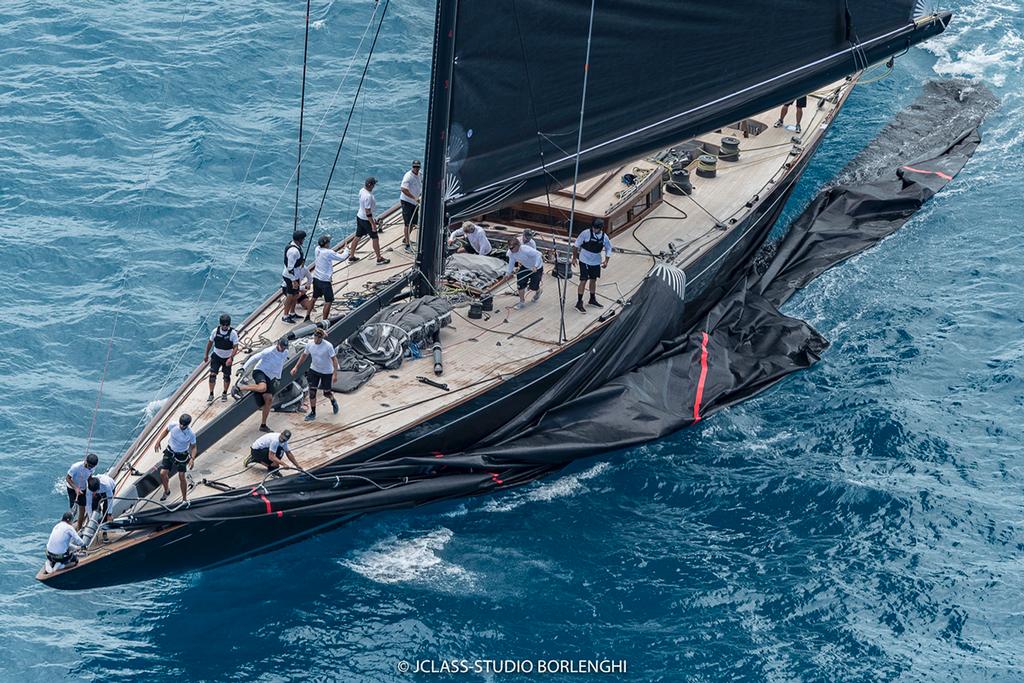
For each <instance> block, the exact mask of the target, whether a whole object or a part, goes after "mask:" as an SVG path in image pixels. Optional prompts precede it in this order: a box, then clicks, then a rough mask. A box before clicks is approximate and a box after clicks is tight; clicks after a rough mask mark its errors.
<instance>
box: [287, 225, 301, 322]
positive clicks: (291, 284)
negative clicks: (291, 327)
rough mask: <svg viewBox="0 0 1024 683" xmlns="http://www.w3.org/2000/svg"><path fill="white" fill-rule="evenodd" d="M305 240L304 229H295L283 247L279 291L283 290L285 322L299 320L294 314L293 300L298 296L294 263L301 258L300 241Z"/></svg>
mask: <svg viewBox="0 0 1024 683" xmlns="http://www.w3.org/2000/svg"><path fill="white" fill-rule="evenodd" d="M305 241H306V231H305V230H296V231H295V232H293V233H292V241H291V242H289V243H288V246H286V247H285V248H284V270H283V271H281V279H282V280H283V281H284V284H283V285H282V286H281V291H282V292H284V313H283V315H282V317H281V320H283V321H284V322H286V323H296V322H298V321H299V318H298V316H296V315H295V301H296V299H298V298H299V289H298V287H299V283H298V281H297V278H296V277H295V264H296V263H297V262H298V260H299V259H300V258H302V243H303V242H305Z"/></svg>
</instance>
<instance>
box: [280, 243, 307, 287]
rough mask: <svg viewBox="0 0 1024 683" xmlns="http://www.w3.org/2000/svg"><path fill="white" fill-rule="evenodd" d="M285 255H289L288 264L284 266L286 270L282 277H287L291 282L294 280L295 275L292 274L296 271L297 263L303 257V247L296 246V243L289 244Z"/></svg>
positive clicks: (283, 271)
mask: <svg viewBox="0 0 1024 683" xmlns="http://www.w3.org/2000/svg"><path fill="white" fill-rule="evenodd" d="M285 254H286V255H287V259H288V262H287V263H286V264H285V266H284V270H282V271H281V277H286V278H288V279H289V280H294V279H295V275H294V274H293V273H292V271H293V270H295V262H296V261H298V260H299V257H300V256H302V247H300V246H299V245H297V244H295V242H289V243H288V246H287V247H286V251H285Z"/></svg>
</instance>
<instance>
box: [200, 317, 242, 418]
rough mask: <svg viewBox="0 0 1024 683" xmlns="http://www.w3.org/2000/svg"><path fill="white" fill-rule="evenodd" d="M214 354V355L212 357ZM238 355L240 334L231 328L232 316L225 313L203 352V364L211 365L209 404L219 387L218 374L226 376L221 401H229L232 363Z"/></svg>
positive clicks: (211, 333)
mask: <svg viewBox="0 0 1024 683" xmlns="http://www.w3.org/2000/svg"><path fill="white" fill-rule="evenodd" d="M211 353H212V355H211ZM236 353H238V332H237V331H235V328H233V327H231V316H230V315H228V314H227V313H223V314H221V316H220V325H218V326H217V327H215V328H213V331H212V332H210V339H209V340H208V341H207V342H206V351H204V352H203V362H204V363H209V364H210V397H209V398H207V399H206V401H207V402H208V403H213V390H214V389H215V388H216V387H217V373H221V374H223V375H224V392H223V393H222V394H221V395H220V400H222V401H226V400H228V388H230V386H231V361H233V360H234V358H235V354H236Z"/></svg>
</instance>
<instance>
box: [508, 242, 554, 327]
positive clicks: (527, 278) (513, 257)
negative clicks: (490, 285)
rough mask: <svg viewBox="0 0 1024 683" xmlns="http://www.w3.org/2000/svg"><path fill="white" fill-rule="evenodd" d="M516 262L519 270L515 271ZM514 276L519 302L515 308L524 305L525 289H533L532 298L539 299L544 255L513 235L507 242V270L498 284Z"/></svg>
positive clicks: (520, 307)
mask: <svg viewBox="0 0 1024 683" xmlns="http://www.w3.org/2000/svg"><path fill="white" fill-rule="evenodd" d="M516 264H519V266H520V268H519V272H518V273H516V272H515V269H516ZM513 276H514V277H515V278H516V284H517V286H518V289H519V303H517V304H516V309H517V310H518V309H522V308H523V307H524V306H526V289H527V287H529V288H530V289H531V290H533V300H534V301H537V300H539V299H540V293H541V289H540V281H541V278H543V277H544V257H543V256H541V255H540V252H539V251H537V250H536V249H534V248H533V247H528V246H526V245H525V244H521V243H520V242H519V238H518V237H513V238H512V239H511V240H509V243H508V270H507V271H506V272H505V277H503V278H501V280H500V281H499V282H498V284H499V285H500V284H502V283H504V282H507V281H508V280H511V279H512V278H513Z"/></svg>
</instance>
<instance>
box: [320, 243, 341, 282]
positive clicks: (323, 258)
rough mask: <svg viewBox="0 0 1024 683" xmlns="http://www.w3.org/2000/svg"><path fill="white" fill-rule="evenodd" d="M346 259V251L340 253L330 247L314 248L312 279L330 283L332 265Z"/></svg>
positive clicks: (332, 275) (332, 273)
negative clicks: (314, 257)
mask: <svg viewBox="0 0 1024 683" xmlns="http://www.w3.org/2000/svg"><path fill="white" fill-rule="evenodd" d="M347 258H348V249H342V251H341V253H340V254H339V253H338V252H336V251H334V250H333V249H331V248H330V247H317V248H316V261H315V263H314V265H313V279H315V280H320V281H321V282H330V281H331V278H332V277H334V264H335V263H340V262H342V261H344V260H345V259H347Z"/></svg>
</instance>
